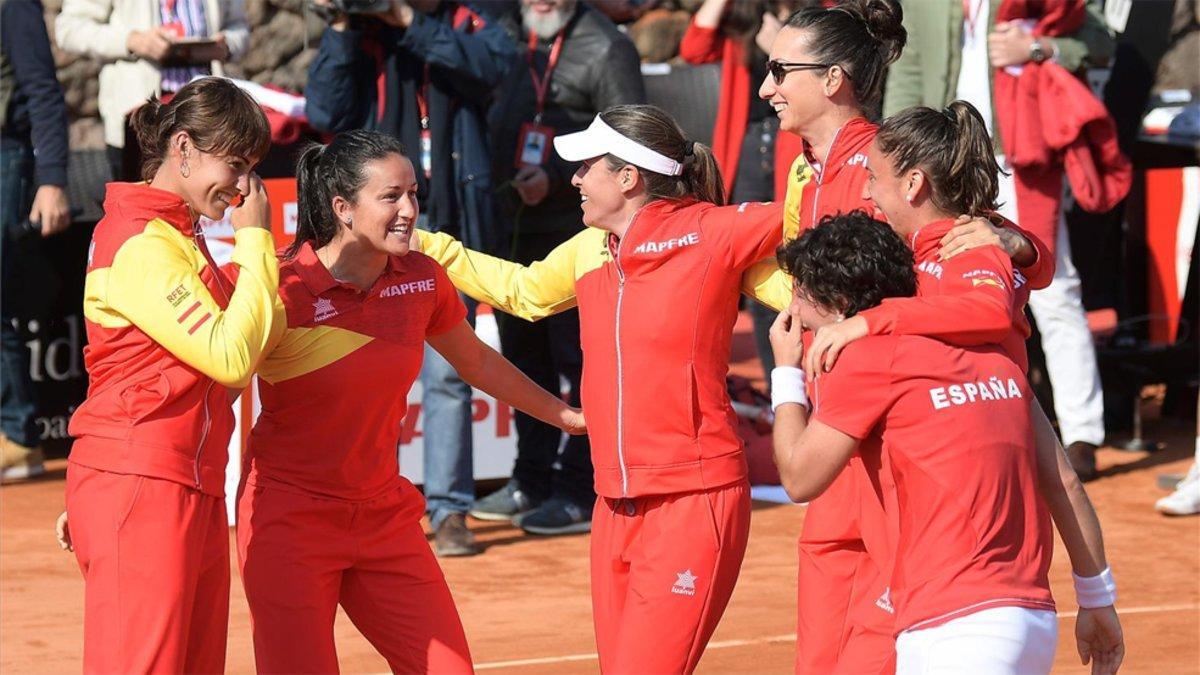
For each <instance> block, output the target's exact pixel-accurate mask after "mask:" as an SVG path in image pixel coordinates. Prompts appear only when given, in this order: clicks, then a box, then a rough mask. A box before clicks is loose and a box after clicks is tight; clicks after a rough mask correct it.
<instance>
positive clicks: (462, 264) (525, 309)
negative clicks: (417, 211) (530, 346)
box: [419, 230, 595, 321]
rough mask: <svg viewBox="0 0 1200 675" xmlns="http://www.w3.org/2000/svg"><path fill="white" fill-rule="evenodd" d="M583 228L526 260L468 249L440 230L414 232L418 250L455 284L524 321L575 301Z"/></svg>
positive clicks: (585, 236)
mask: <svg viewBox="0 0 1200 675" xmlns="http://www.w3.org/2000/svg"><path fill="white" fill-rule="evenodd" d="M593 238H595V235H594V234H592V233H591V232H590V231H588V230H584V231H583V232H580V233H579V234H577V235H575V236H574V237H572V238H570V239H568V240H567V241H565V242H563V243H562V244H560V245H559V246H558V248H555V249H554V250H553V251H551V252H550V254H549V255H547V256H546V257H545V258H544V259H542V260H539V261H537V262H535V263H533V264H531V265H529V266H525V265H521V264H518V263H515V262H511V261H508V260H503V259H501V258H496V257H493V256H490V255H486V254H483V253H479V252H478V251H472V250H471V249H469V248H467V247H466V246H463V245H462V242H460V241H458V240H457V239H455V238H454V237H451V236H450V235H448V234H446V233H444V232H424V231H422V232H421V234H420V242H419V245H420V250H421V252H422V253H424V254H425V255H427V256H429V257H430V258H433V259H434V260H436V261H437V263H438V264H439V265H441V266H442V267H444V268H445V269H446V274H447V275H449V276H450V281H452V282H454V285H455V287H457V288H458V290H460V291H462V292H463V293H466V294H467V295H469V296H471V297H472V298H475V299H476V300H478V301H479V302H482V303H485V304H488V305H491V306H492V307H495V308H496V309H500V310H503V311H505V312H508V313H509V314H512V315H513V316H519V317H521V318H522V319H527V320H529V321H537V320H538V319H541V318H544V317H547V316H550V315H551V314H557V313H559V312H565V311H566V310H568V309H571V308H573V307H575V305H576V296H575V278H576V267H577V262H579V261H578V256H579V251H580V248H581V247H580V242H581V241H583V240H586V239H593Z"/></svg>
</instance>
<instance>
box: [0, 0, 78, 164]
mask: <svg viewBox="0 0 1200 675" xmlns="http://www.w3.org/2000/svg"><path fill="white" fill-rule="evenodd" d="M42 12H43V9H42V3H41V2H40V0H5V1H4V2H0V45H2V48H3V49H4V56H5V57H6V58H7V59H8V62H9V63H10V64H12V68H13V76H14V78H15V79H16V87H15V90H14V92H13V97H12V99H11V100H10V101H9V104H8V115H7V117H5V120H4V129H3V130H0V134H2V135H3V136H4V137H5V138H6V139H13V140H18V141H22V142H24V143H32V145H33V151H34V157H35V158H36V159H35V169H36V172H35V175H34V179H35V181H36V183H37V184H38V185H39V186H40V185H58V186H60V187H65V186H66V184H67V148H68V143H67V104H66V103H65V102H64V101H63V93H62V88H61V87H59V85H58V76H57V73H56V71H55V69H54V57H53V56H52V55H51V54H50V38H49V37H48V36H47V35H46V22H45V19H44V18H43V16H42Z"/></svg>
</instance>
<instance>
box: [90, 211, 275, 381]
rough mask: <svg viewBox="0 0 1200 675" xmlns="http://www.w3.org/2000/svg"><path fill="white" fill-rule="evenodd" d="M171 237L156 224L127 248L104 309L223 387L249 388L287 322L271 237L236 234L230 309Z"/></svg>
mask: <svg viewBox="0 0 1200 675" xmlns="http://www.w3.org/2000/svg"><path fill="white" fill-rule="evenodd" d="M173 234H174V233H173V232H167V231H166V228H165V227H164V228H163V231H156V229H155V228H154V223H153V221H152V222H151V223H150V224H149V225H148V226H147V229H146V231H145V232H143V233H141V234H138V235H137V236H135V237H132V238H130V239H129V240H128V241H126V242H125V243H124V244H122V246H121V248H120V250H118V251H117V253H116V255H115V256H114V258H113V262H112V266H111V268H110V269H109V275H108V284H107V287H106V293H105V295H106V297H105V301H106V304H107V305H108V306H109V307H111V308H112V309H113V310H115V311H116V312H117V313H119V314H121V315H122V316H124V317H125V318H126V319H128V320H129V322H130V323H132V324H133V325H135V326H137V327H138V328H139V329H141V330H142V331H143V332H145V333H146V334H147V335H148V336H150V338H151V339H153V340H154V341H155V342H157V343H158V344H160V345H162V347H163V348H164V349H166V350H167V351H168V352H170V353H171V354H173V355H175V356H176V357H177V358H179V360H181V361H183V362H184V363H186V364H188V365H189V366H191V367H193V368H195V369H196V370H199V371H200V372H202V373H204V374H205V375H207V376H209V377H211V378H213V379H214V380H216V381H217V382H218V383H220V384H222V385H224V386H227V387H243V386H245V385H246V384H247V383H248V382H249V380H250V376H251V375H253V373H254V369H255V368H256V367H257V365H258V361H259V358H260V357H261V356H262V355H263V352H264V351H265V350H266V348H267V345H268V343H269V342H271V341H272V340H273V339H274V338H277V337H278V336H277V335H276V336H274V337H273V336H272V332H276V333H277V332H278V331H273V326H275V325H276V323H277V321H278V322H281V321H282V315H281V313H279V310H280V308H281V307H282V306H281V305H277V303H276V302H275V299H276V295H277V291H278V286H279V264H278V262H277V261H276V259H275V251H274V245H273V242H272V240H271V233H270V232H268V231H266V230H263V229H259V228H245V229H242V230H238V231H237V232H236V233H235V234H234V242H235V243H234V248H233V257H232V260H233V262H234V263H235V264H237V265H238V266H239V267H240V268H241V269H240V272H239V274H238V279H237V284H236V285H235V286H234V289H233V293H232V294H231V296H230V300H229V305H228V307H227V308H226V309H224V310H222V309H221V308H220V307H219V306H218V305H217V302H216V301H215V300H214V299H213V297H212V295H211V294H210V293H209V291H208V288H207V287H205V285H204V282H203V281H202V280H201V279H200V275H199V274H198V273H197V271H196V268H195V263H194V261H193V260H192V259H190V258H189V252H188V251H186V250H184V249H182V248H181V247H180V246H179V242H177V241H172V240H171V238H170V237H171V235H173ZM214 271H215V270H214Z"/></svg>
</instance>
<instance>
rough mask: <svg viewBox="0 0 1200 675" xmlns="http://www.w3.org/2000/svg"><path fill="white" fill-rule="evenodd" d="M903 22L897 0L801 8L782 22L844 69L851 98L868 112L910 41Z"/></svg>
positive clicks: (816, 54)
mask: <svg viewBox="0 0 1200 675" xmlns="http://www.w3.org/2000/svg"><path fill="white" fill-rule="evenodd" d="M945 1H950V0H945ZM903 20H904V11H903V10H901V9H900V5H899V3H897V2H895V0H845V2H842V3H841V4H839V5H836V6H834V7H830V8H828V9H824V8H821V7H810V8H806V9H802V10H799V11H798V12H795V13H794V14H792V16H791V17H789V18H788V20H787V23H786V24H784V25H785V26H786V27H788V28H795V29H798V30H803V31H805V34H806V35H807V37H808V51H809V53H810V54H812V57H813V59H814V60H815V61H817V62H819V63H825V64H830V65H838V66H840V67H841V68H842V71H843V72H845V74H846V77H847V78H848V79H849V80H850V83H851V85H852V86H853V87H854V98H855V100H856V101H858V104H859V106H860V107H862V108H863V110H864V111H867V112H870V111H874V110H876V109H877V108H878V107H879V103H880V100H881V99H882V98H883V81H884V77H885V75H886V73H887V68H888V66H889V65H891V64H892V63H893V62H894V61H895V60H896V59H898V58H900V53H901V52H902V51H903V50H904V44H905V43H906V42H907V41H908V32H907V31H906V30H905V29H904V25H903Z"/></svg>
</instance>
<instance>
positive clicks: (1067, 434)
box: [996, 157, 1104, 446]
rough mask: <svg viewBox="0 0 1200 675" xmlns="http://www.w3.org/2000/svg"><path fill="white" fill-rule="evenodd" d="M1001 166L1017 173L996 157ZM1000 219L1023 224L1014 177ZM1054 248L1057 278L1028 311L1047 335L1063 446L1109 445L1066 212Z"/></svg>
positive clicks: (1004, 185) (1005, 183) (1006, 186)
mask: <svg viewBox="0 0 1200 675" xmlns="http://www.w3.org/2000/svg"><path fill="white" fill-rule="evenodd" d="M996 159H997V160H999V162H1000V165H1001V166H1002V167H1004V169H1005V170H1006V171H1009V172H1010V173H1011V171H1012V168H1011V167H1009V166H1008V164H1007V163H1006V162H1005V161H1004V158H1003V157H997V158H996ZM1000 202H1001V205H1000V214H1001V215H1003V216H1004V217H1005V218H1008V219H1009V220H1012V221H1013V222H1015V223H1017V224H1018V225H1020V224H1021V221H1020V219H1019V218H1018V217H1017V195H1016V188H1015V186H1014V183H1013V178H1012V176H1011V175H1010V176H1005V175H1004V174H1000ZM1046 243H1047V244H1052V243H1053V244H1055V247H1054V248H1055V261H1054V279H1053V280H1052V281H1051V282H1050V285H1049V286H1047V287H1046V288H1043V289H1042V290H1040V291H1034V292H1033V294H1032V295H1031V296H1030V298H1029V308H1030V309H1031V310H1033V318H1034V320H1035V321H1036V322H1037V327H1038V331H1039V332H1040V333H1041V335H1042V351H1043V352H1044V353H1045V354H1046V374H1047V375H1048V376H1049V377H1050V388H1051V389H1052V390H1053V392H1054V414H1055V416H1056V417H1057V418H1058V429H1059V433H1060V434H1061V435H1062V441H1063V445H1064V446H1066V445H1070V444H1072V443H1074V442H1076V441H1084V442H1086V443H1092V444H1095V445H1100V444H1101V443H1103V442H1104V396H1103V393H1102V392H1101V389H1100V371H1099V369H1098V368H1097V366H1096V347H1095V345H1094V344H1093V343H1092V333H1091V331H1090V330H1088V324H1087V315H1086V314H1084V311H1083V298H1082V295H1081V293H1080V281H1079V271H1078V270H1076V269H1075V263H1073V262H1072V261H1071V240H1070V237H1069V236H1067V221H1066V218H1065V217H1064V216H1063V213H1062V210H1061V209H1060V210H1059V214H1058V233H1057V240H1056V242H1046Z"/></svg>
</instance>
